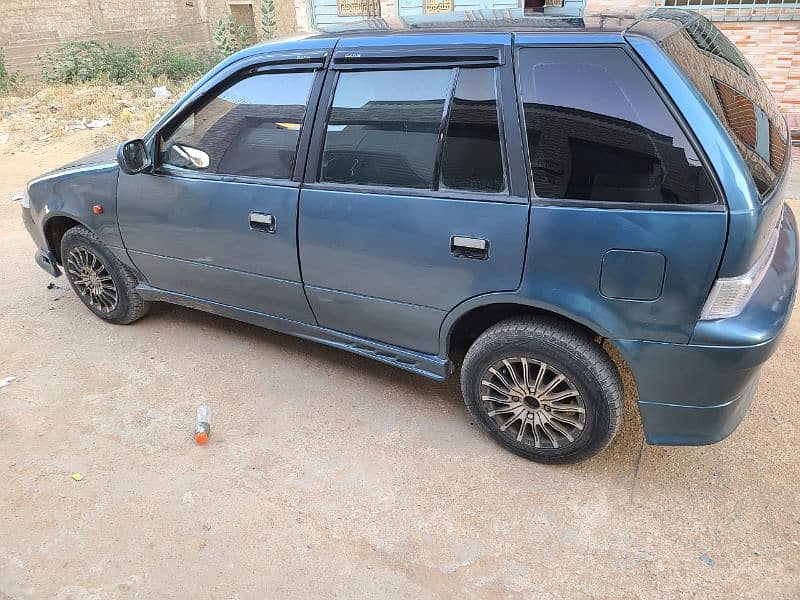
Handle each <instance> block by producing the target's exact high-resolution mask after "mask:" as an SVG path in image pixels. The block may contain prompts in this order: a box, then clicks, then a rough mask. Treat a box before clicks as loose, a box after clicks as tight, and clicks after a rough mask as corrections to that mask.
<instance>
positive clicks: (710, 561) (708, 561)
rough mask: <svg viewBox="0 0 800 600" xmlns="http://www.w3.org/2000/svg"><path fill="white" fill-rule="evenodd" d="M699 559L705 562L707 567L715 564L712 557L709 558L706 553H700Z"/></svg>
mask: <svg viewBox="0 0 800 600" xmlns="http://www.w3.org/2000/svg"><path fill="white" fill-rule="evenodd" d="M700 560H702V561H703V562H704V563H706V564H707V565H708V566H709V567H713V566H714V565H715V564H716V563H715V562H714V559H713V558H711V557H710V556H709V555H708V554H701V555H700Z"/></svg>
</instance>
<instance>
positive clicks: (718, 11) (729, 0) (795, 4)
mask: <svg viewBox="0 0 800 600" xmlns="http://www.w3.org/2000/svg"><path fill="white" fill-rule="evenodd" d="M653 4H654V5H655V6H665V7H669V8H683V9H687V10H697V11H700V12H702V13H703V14H704V15H705V16H706V17H708V18H709V19H711V20H712V21H784V20H792V19H800V0H653Z"/></svg>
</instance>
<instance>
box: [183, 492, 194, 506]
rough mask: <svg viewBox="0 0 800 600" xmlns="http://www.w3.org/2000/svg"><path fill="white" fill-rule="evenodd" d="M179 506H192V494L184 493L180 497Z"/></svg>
mask: <svg viewBox="0 0 800 600" xmlns="http://www.w3.org/2000/svg"><path fill="white" fill-rule="evenodd" d="M181 504H187V505H189V506H192V505H193V504H194V496H193V495H192V492H186V493H185V494H184V495H183V496H182V497H181Z"/></svg>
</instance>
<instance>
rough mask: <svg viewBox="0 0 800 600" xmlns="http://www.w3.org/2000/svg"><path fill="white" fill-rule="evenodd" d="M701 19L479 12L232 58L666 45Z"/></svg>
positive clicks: (676, 14)
mask: <svg viewBox="0 0 800 600" xmlns="http://www.w3.org/2000/svg"><path fill="white" fill-rule="evenodd" d="M702 18H703V17H701V16H700V15H699V13H697V12H694V11H686V10H680V9H671V8H658V9H647V10H645V11H640V12H638V13H630V12H629V13H622V12H619V13H610V14H606V13H598V14H586V15H584V16H582V17H549V16H526V15H525V14H524V11H523V9H507V10H475V11H465V12H453V13H446V14H444V15H442V14H439V15H417V16H407V17H391V18H380V17H374V18H368V19H364V20H360V21H354V22H350V23H345V24H341V25H335V26H328V27H325V28H324V30H323V29H322V28H321V29H318V30H315V31H311V32H308V33H304V34H301V35H299V36H296V37H294V38H285V39H281V40H273V41H269V42H266V43H263V44H258V45H256V46H252V47H250V48H247V49H245V50H243V51H241V52H239V53H237V54H236V55H234V57H232V58H242V57H244V56H252V55H254V54H262V53H265V52H275V51H285V50H298V51H303V50H312V49H323V48H326V47H333V46H337V47H339V48H355V47H358V46H362V45H363V46H392V45H427V44H448V43H453V44H456V43H458V44H469V43H471V42H474V43H495V42H497V43H503V40H505V43H508V40H509V39H510V38H509V35H510V34H514V35H515V36H517V38H524V39H525V40H531V39H535V38H537V37H540V36H541V37H545V36H553V35H559V36H560V35H569V36H570V43H586V44H591V43H598V42H600V41H602V42H621V41H622V40H623V37H624V36H626V35H639V36H644V37H648V38H651V39H654V40H661V39H663V38H665V37H667V36H668V35H670V34H671V33H674V32H675V31H676V30H678V29H682V28H683V27H685V26H686V25H688V24H689V23H691V22H692V21H694V20H695V19H702Z"/></svg>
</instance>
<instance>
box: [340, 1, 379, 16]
mask: <svg viewBox="0 0 800 600" xmlns="http://www.w3.org/2000/svg"><path fill="white" fill-rule="evenodd" d="M336 10H337V14H338V15H339V16H340V17H380V16H381V4H380V2H379V0H336Z"/></svg>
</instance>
